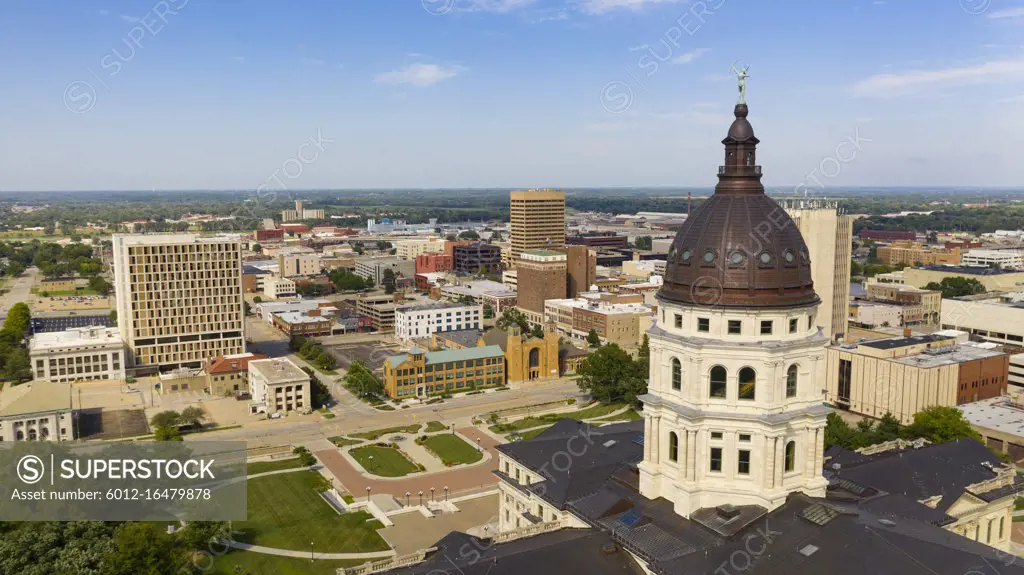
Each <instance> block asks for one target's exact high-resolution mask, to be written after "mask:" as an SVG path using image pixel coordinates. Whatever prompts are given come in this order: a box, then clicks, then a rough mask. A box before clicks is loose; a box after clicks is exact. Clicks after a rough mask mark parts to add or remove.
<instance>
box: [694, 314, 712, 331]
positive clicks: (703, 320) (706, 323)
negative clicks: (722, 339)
mask: <svg viewBox="0 0 1024 575" xmlns="http://www.w3.org/2000/svg"><path fill="white" fill-rule="evenodd" d="M697 331H699V332H703V333H707V332H709V331H711V318H707V317H698V318H697Z"/></svg>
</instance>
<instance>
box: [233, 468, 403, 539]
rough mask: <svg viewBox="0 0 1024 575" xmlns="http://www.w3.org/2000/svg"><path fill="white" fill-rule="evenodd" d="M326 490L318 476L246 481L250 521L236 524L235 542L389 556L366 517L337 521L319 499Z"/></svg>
mask: <svg viewBox="0 0 1024 575" xmlns="http://www.w3.org/2000/svg"><path fill="white" fill-rule="evenodd" d="M327 487H328V486H327V481H326V480H325V479H324V478H323V476H321V475H320V474H319V473H317V472H316V471H296V472H295V473H280V474H278V475H268V476H266V477H259V478H257V479H252V480H250V481H249V482H248V485H247V494H246V499H247V502H248V519H246V520H245V521H236V522H234V529H235V531H236V532H237V533H236V534H235V539H236V540H238V541H241V542H243V543H251V544H254V545H264V546H267V547H276V548H279V549H292V550H296V551H308V550H309V547H310V545H309V544H310V542H312V543H313V547H314V549H315V550H316V551H320V552H324V553H364V552H368V551H387V550H388V549H389V547H388V544H387V543H386V542H385V541H384V539H382V538H381V536H380V535H378V534H377V531H376V530H377V529H378V528H380V523H379V522H378V521H376V520H373V517H372V516H371V515H370V514H369V513H365V512H353V513H344V514H341V515H339V514H338V512H337V511H335V510H334V508H333V507H331V506H330V505H329V504H328V503H327V502H326V501H324V500H323V498H321V497H320V491H323V490H324V489H326V488H327Z"/></svg>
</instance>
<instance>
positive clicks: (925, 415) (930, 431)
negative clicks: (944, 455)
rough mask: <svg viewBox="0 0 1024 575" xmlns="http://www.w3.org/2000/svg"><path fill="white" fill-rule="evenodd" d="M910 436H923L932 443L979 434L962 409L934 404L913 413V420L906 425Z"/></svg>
mask: <svg viewBox="0 0 1024 575" xmlns="http://www.w3.org/2000/svg"><path fill="white" fill-rule="evenodd" d="M906 433H907V434H908V435H910V436H911V437H924V438H925V439H928V440H929V441H931V442H932V443H943V442H946V441H953V440H954V439H964V438H967V437H973V438H974V439H979V440H980V438H981V437H980V436H979V435H978V433H977V432H975V431H974V429H972V428H971V423H970V422H969V421H967V419H965V418H964V414H963V412H962V411H960V410H959V409H957V408H955V407H944V406H941V405H935V406H932V407H928V408H925V409H924V410H922V411H919V412H917V413H915V414H914V422H913V423H911V424H910V425H908V426H907V427H906Z"/></svg>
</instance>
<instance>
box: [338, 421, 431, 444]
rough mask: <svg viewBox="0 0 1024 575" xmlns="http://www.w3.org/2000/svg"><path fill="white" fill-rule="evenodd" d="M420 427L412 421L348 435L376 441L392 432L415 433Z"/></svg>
mask: <svg viewBox="0 0 1024 575" xmlns="http://www.w3.org/2000/svg"><path fill="white" fill-rule="evenodd" d="M420 427H422V425H421V424H419V423H413V424H412V425H400V426H398V427H386V428H384V429H375V430H373V431H364V432H363V433H350V434H348V435H349V437H358V438H359V439H368V440H370V441H376V440H377V439H380V438H381V437H384V436H385V435H391V434H392V433H406V434H408V433H416V432H417V431H419V430H420Z"/></svg>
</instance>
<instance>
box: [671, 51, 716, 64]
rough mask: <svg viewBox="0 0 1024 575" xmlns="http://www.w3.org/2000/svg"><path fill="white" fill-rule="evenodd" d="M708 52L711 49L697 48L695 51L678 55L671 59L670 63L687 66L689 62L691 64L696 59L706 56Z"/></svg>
mask: <svg viewBox="0 0 1024 575" xmlns="http://www.w3.org/2000/svg"><path fill="white" fill-rule="evenodd" d="M710 51H711V48H697V49H696V50H691V51H689V52H686V53H685V54H680V55H678V56H676V57H675V58H673V59H672V63H673V64H689V63H690V62H693V61H694V60H696V59H697V58H700V57H701V56H703V55H704V54H707V53H708V52H710Z"/></svg>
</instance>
